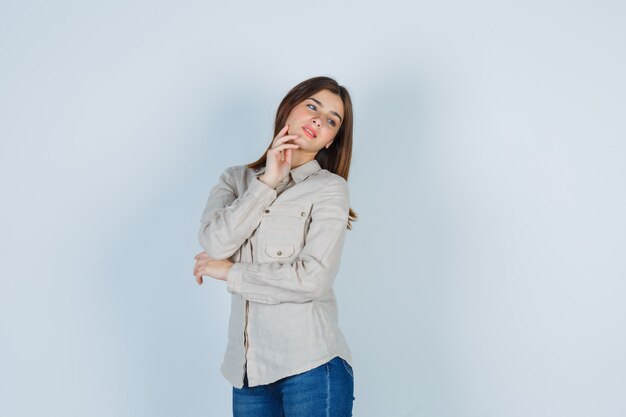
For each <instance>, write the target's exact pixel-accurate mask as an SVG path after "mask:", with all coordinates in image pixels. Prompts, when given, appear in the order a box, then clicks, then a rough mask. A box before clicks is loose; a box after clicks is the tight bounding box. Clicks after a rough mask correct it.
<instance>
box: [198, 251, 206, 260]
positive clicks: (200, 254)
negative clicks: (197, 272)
mask: <svg viewBox="0 0 626 417" xmlns="http://www.w3.org/2000/svg"><path fill="white" fill-rule="evenodd" d="M208 256H209V255H207V254H206V252H204V251H202V252H200V253H199V254H197V255H196V256H194V259H198V258H201V257H202V258H204V257H208Z"/></svg>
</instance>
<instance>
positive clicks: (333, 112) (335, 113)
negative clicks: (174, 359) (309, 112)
mask: <svg viewBox="0 0 626 417" xmlns="http://www.w3.org/2000/svg"><path fill="white" fill-rule="evenodd" d="M309 100H313V101H314V102H316V103H317V104H319V105H320V106H321V107H324V105H323V104H322V102H321V101H319V100H317V99H315V98H313V97H309ZM330 113H332V114H334V115H335V116H337V117H339V121H340V122H342V123H343V119H342V118H341V116H339V113H337V112H336V111H333V110H331V111H330Z"/></svg>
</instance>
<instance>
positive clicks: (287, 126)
mask: <svg viewBox="0 0 626 417" xmlns="http://www.w3.org/2000/svg"><path fill="white" fill-rule="evenodd" d="M287 129H289V125H288V124H286V123H285V126H283V128H282V129H280V130H279V131H278V133H277V134H276V136H274V139H272V143H274V141H276V139H278V138H279V137H281V136H282V135H284V134H285V133H286V132H287Z"/></svg>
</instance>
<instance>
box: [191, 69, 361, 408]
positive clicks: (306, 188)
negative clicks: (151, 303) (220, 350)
mask: <svg viewBox="0 0 626 417" xmlns="http://www.w3.org/2000/svg"><path fill="white" fill-rule="evenodd" d="M274 135H275V137H274V139H273V140H272V142H271V144H270V145H269V147H268V149H267V151H266V153H265V154H264V155H263V156H261V158H259V159H258V160H257V161H256V162H253V163H251V164H248V165H237V166H231V167H228V168H227V169H226V170H225V171H224V172H223V173H222V175H221V176H220V178H219V181H218V184H217V185H215V186H214V187H213V189H212V190H211V192H210V195H209V198H208V201H207V203H206V207H205V209H204V212H203V213H202V217H201V220H200V223H201V225H200V231H199V234H198V239H199V241H200V245H201V246H202V248H203V249H204V251H203V252H201V253H199V254H198V255H196V257H195V259H196V263H195V267H194V275H195V277H196V280H197V282H198V284H202V282H203V279H202V277H203V276H209V277H212V278H216V279H219V280H223V281H226V288H227V291H228V292H229V293H231V294H232V297H231V315H230V321H229V330H228V344H227V347H226V353H225V355H224V361H223V362H222V366H221V372H222V375H223V376H224V377H225V378H226V379H227V380H228V381H229V382H230V383H231V384H232V385H233V397H232V402H233V415H234V416H235V417H243V416H245V417H249V416H255V417H256V416H263V417H272V416H286V417H296V416H307V417H315V416H333V417H343V416H351V415H352V404H353V400H354V396H353V394H354V376H353V370H352V354H351V351H350V348H349V346H348V344H347V343H346V340H345V339H344V336H343V333H342V332H341V330H340V329H339V326H338V310H337V302H336V299H335V293H334V291H333V282H334V280H335V276H336V274H337V271H338V269H339V264H340V260H341V253H342V250H343V245H344V240H345V234H346V231H347V230H348V229H351V228H352V223H351V222H352V221H355V220H356V218H357V216H356V213H355V212H354V211H353V210H352V209H351V208H350V203H349V189H348V182H347V179H348V171H349V169H350V158H351V155H352V102H351V100H350V95H349V94H348V91H347V90H346V89H345V88H344V87H343V86H340V85H339V84H337V82H336V81H335V80H333V79H332V78H328V77H315V78H311V79H309V80H306V81H303V82H301V83H300V84H298V85H296V86H295V87H294V88H292V89H291V90H290V91H289V93H287V95H286V96H285V97H284V98H283V100H282V101H281V103H280V105H279V107H278V111H277V113H276V120H275V124H274Z"/></svg>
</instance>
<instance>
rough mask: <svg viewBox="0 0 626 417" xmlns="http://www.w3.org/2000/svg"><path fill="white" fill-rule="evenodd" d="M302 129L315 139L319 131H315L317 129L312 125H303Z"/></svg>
mask: <svg viewBox="0 0 626 417" xmlns="http://www.w3.org/2000/svg"><path fill="white" fill-rule="evenodd" d="M302 130H303V131H304V134H305V135H307V136H308V137H310V138H311V139H314V138H315V137H316V136H317V133H315V130H314V129H313V128H311V127H310V126H302Z"/></svg>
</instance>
